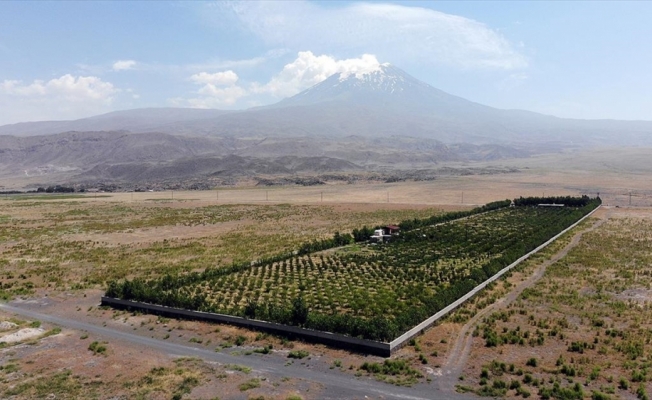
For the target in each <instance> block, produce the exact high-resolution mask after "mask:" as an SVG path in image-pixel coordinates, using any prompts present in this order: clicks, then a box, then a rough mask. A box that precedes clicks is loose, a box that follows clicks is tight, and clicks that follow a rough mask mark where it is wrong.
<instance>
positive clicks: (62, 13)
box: [0, 0, 652, 125]
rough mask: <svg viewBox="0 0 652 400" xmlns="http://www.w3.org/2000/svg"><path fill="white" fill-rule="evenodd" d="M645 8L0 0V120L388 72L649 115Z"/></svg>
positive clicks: (551, 106)
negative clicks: (390, 68)
mask: <svg viewBox="0 0 652 400" xmlns="http://www.w3.org/2000/svg"><path fill="white" fill-rule="evenodd" d="M650 15H652V2H638V1H635V2H626V1H619V2H561V1H555V2H543V1H539V2H526V1H519V2H514V1H511V2H491V1H481V2H478V1H471V2H463V1H455V2H427V1H418V2H416V1H413V2H411V1H401V2H346V1H341V2H335V1H330V2H318V1H313V2H309V1H300V0H296V1H291V2H273V1H265V2H254V1H242V2H241V1H228V2H127V1H120V2H100V1H89V2H63V1H53V2H44V1H36V2H29V1H3V2H0V125H4V124H11V123H17V122H24V121H40V120H67V119H77V118H84V117H89V116H92V115H97V114H101V113H106V112H110V111H115V110H124V109H132V108H141V107H196V108H217V109H244V108H249V107H254V106H260V105H266V104H271V103H275V102H277V101H279V100H281V99H283V98H285V97H288V96H292V95H294V94H296V93H298V92H300V91H301V90H304V89H307V88H308V87H310V86H312V85H314V84H316V83H319V82H320V81H321V80H324V79H326V78H327V77H328V76H330V75H331V74H334V73H338V72H352V71H359V70H364V69H365V68H368V67H370V66H371V67H372V66H373V65H376V64H378V63H391V64H393V65H395V66H397V67H399V68H401V69H403V70H404V71H406V72H407V73H409V74H410V75H412V76H414V77H416V78H417V79H420V80H422V81H424V82H426V83H428V84H430V85H432V86H434V87H436V88H438V89H441V90H444V91H446V92H448V93H451V94H454V95H457V96H461V97H464V98H466V99H469V100H471V101H475V102H478V103H482V104H486V105H489V106H492V107H497V108H504V109H525V110H530V111H536V112H540V113H544V114H550V115H555V116H558V117H564V118H583V119H627V120H637V119H638V120H652V96H651V95H650V94H651V93H652V68H651V66H652V51H650V49H652V24H650V23H649V16H650Z"/></svg>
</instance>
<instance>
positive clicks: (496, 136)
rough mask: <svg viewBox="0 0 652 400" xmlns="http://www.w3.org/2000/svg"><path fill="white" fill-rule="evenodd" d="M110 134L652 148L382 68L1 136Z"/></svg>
mask: <svg viewBox="0 0 652 400" xmlns="http://www.w3.org/2000/svg"><path fill="white" fill-rule="evenodd" d="M111 130H128V131H131V132H162V133H169V134H173V135H179V134H183V135H210V136H232V137H237V138H242V137H270V136H286V137H287V136H293V137H297V136H313V137H315V136H321V137H332V136H349V135H358V136H373V137H378V136H411V137H419V138H428V139H434V140H439V141H442V142H445V143H460V142H464V143H473V144H497V143H500V144H521V145H522V144H527V145H532V144H544V143H559V144H565V145H568V144H574V145H580V144H590V145H595V144H625V145H636V144H643V143H650V136H651V135H650V134H651V133H652V122H649V121H616V120H576V119H563V118H557V117H552V116H547V115H543V114H538V113H534V112H529V111H523V110H500V109H496V108H492V107H488V106H484V105H482V104H478V103H474V102H471V101H468V100H465V99H463V98H461V97H457V96H453V95H450V94H448V93H445V92H443V91H441V90H438V89H436V88H433V87H432V86H430V85H428V84H426V83H424V82H421V81H419V80H417V79H415V78H413V77H411V76H410V75H408V74H407V73H405V72H404V71H402V70H400V69H399V68H397V67H394V66H392V65H389V64H381V65H379V66H378V67H377V68H376V69H373V70H367V71H362V72H360V73H357V74H356V73H352V74H346V75H345V74H334V75H332V76H331V77H329V78H328V79H326V80H324V81H323V82H321V83H319V84H317V85H315V86H313V87H312V88H309V89H307V90H305V91H303V92H301V93H299V94H297V95H295V96H292V97H290V98H287V99H285V100H282V101H280V102H278V103H276V104H273V105H270V106H264V107H257V108H252V109H248V110H243V111H221V110H199V109H140V110H127V111H117V112H112V113H108V114H104V115H99V116H95V117H91V118H84V119H80V120H76V121H56V122H30V123H20V124H12V125H5V126H2V127H0V134H2V135H17V136H27V135H43V134H52V133H60V132H65V131H111Z"/></svg>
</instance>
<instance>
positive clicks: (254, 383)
mask: <svg viewBox="0 0 652 400" xmlns="http://www.w3.org/2000/svg"><path fill="white" fill-rule="evenodd" d="M259 387H260V379H257V378H254V379H250V380H248V381H246V382H244V383H241V384H240V386H238V388H239V389H240V391H241V392H244V391H247V390H251V389H255V388H259Z"/></svg>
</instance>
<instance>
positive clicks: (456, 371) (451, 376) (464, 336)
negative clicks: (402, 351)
mask: <svg viewBox="0 0 652 400" xmlns="http://www.w3.org/2000/svg"><path fill="white" fill-rule="evenodd" d="M610 217H611V211H607V212H606V213H601V214H597V218H599V219H598V220H597V221H595V223H593V225H591V226H590V227H589V228H586V229H584V230H582V231H580V232H577V233H576V234H575V235H574V236H573V238H572V240H571V241H570V243H569V244H567V245H566V246H564V248H563V249H561V250H560V251H558V252H557V253H556V254H555V255H554V256H552V257H551V258H550V259H548V260H546V261H545V262H543V263H542V264H541V265H539V266H538V267H537V268H536V269H535V270H534V273H532V275H530V276H529V277H528V278H527V279H526V280H524V281H522V282H521V283H519V284H518V285H516V286H515V287H514V289H513V290H511V291H510V292H509V293H508V294H507V295H506V296H505V297H503V298H501V299H499V300H498V301H496V302H495V303H493V304H491V305H490V306H488V307H486V308H484V309H483V310H482V311H480V312H478V313H477V314H476V315H475V316H473V317H472V318H471V319H470V320H469V321H468V322H467V323H466V324H465V325H464V326H463V327H462V329H461V330H460V332H459V335H458V337H457V340H456V341H455V343H454V344H453V346H452V350H451V352H450V353H449V354H448V357H447V359H446V361H445V362H444V363H443V364H442V366H441V371H442V376H441V378H440V379H439V380H438V382H439V389H440V390H441V391H442V392H454V391H455V386H456V385H457V384H458V383H459V377H460V376H461V375H462V372H463V370H464V367H465V365H466V363H467V361H468V358H469V353H470V352H471V347H472V345H473V339H474V338H473V336H472V335H471V332H473V330H474V329H475V327H476V325H477V324H478V323H479V322H480V321H481V320H482V319H483V318H485V317H486V316H488V315H490V314H491V313H493V312H494V311H496V310H499V309H501V308H504V307H506V306H507V305H509V304H510V303H512V302H513V301H515V300H516V299H517V298H518V296H519V295H520V294H521V293H522V292H523V290H525V289H527V288H529V287H531V286H533V285H534V284H535V283H536V282H537V281H539V279H541V278H542V277H543V274H544V273H545V272H546V269H547V268H548V267H549V266H550V265H552V264H554V263H555V262H557V261H559V260H560V259H562V258H564V257H565V256H566V255H567V254H568V252H569V251H570V250H572V249H573V248H574V247H575V246H577V245H578V244H579V242H580V240H581V239H582V236H583V235H584V234H585V233H588V232H591V231H593V230H594V229H596V228H598V227H599V226H600V225H602V224H603V223H605V222H606V221H607V220H608V219H609V218H610ZM593 218H596V217H595V216H594V217H593Z"/></svg>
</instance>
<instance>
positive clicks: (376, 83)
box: [275, 64, 489, 109]
mask: <svg viewBox="0 0 652 400" xmlns="http://www.w3.org/2000/svg"><path fill="white" fill-rule="evenodd" d="M330 101H344V102H347V103H355V104H357V105H364V106H371V105H373V106H378V105H390V104H391V105H392V106H400V107H401V108H412V109H421V108H424V107H425V108H427V109H433V108H435V107H441V106H442V105H444V106H446V108H449V107H450V106H451V105H457V106H459V107H462V106H468V107H477V106H480V107H483V108H489V107H484V106H481V105H479V104H476V103H473V102H470V101H468V100H465V99H462V98H461V97H457V96H453V95H450V94H448V93H446V92H443V91H441V90H439V89H436V88H434V87H432V86H430V85H428V84H427V83H425V82H422V81H420V80H418V79H416V78H414V77H412V76H411V75H408V74H407V73H406V72H405V71H403V70H401V69H399V68H397V67H395V66H393V65H391V64H380V65H379V66H378V68H377V69H375V70H371V71H368V72H361V73H348V74H347V73H338V74H334V75H332V76H330V77H329V78H328V79H326V80H324V81H322V82H321V83H318V84H317V85H315V86H313V87H311V88H309V89H307V90H304V91H303V92H301V93H299V94H297V95H295V96H292V97H290V98H288V99H285V100H283V101H281V102H279V103H277V104H276V105H275V107H278V106H280V107H286V106H297V105H309V104H316V103H325V102H330Z"/></svg>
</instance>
